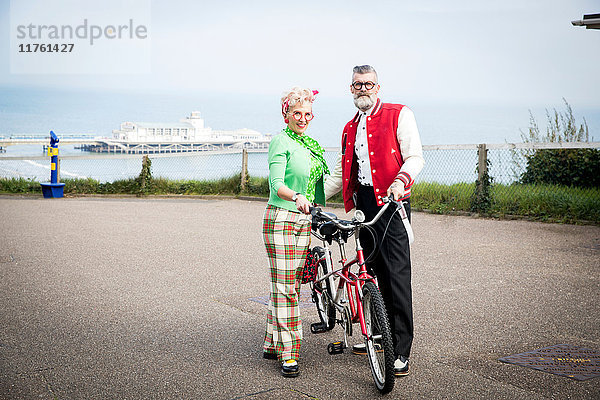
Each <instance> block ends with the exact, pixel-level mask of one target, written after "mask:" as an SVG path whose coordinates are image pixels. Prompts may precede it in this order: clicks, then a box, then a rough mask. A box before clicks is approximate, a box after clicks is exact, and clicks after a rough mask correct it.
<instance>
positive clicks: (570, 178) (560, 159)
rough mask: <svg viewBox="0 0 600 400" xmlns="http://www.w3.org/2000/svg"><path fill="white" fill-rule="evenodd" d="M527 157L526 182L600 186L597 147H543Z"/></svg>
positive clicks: (584, 186) (524, 174) (523, 181)
mask: <svg viewBox="0 0 600 400" xmlns="http://www.w3.org/2000/svg"><path fill="white" fill-rule="evenodd" d="M526 158H527V169H526V170H525V172H524V173H523V175H522V176H521V182H522V183H524V184H535V183H544V184H551V185H565V186H576V187H583V188H586V187H588V188H589V187H600V173H599V171H600V150H598V149H557V150H551V149H540V150H537V151H536V152H535V153H533V154H531V155H528V156H526Z"/></svg>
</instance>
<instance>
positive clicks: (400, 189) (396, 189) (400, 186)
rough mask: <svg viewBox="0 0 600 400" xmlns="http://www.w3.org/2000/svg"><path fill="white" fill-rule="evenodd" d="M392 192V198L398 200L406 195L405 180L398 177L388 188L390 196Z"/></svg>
mask: <svg viewBox="0 0 600 400" xmlns="http://www.w3.org/2000/svg"><path fill="white" fill-rule="evenodd" d="M390 194H392V196H393V197H392V198H393V199H394V200H396V201H398V200H400V199H401V198H402V196H403V195H404V182H402V181H401V180H400V179H396V180H395V181H394V182H392V184H391V185H390V187H389V188H388V190H387V195H388V197H389V196H390Z"/></svg>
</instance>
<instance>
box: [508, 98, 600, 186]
mask: <svg viewBox="0 0 600 400" xmlns="http://www.w3.org/2000/svg"><path fill="white" fill-rule="evenodd" d="M563 101H564V102H565V106H566V111H564V112H558V111H556V109H554V112H553V113H550V112H548V110H546V116H547V126H546V134H545V135H542V134H540V129H539V126H538V124H537V121H536V120H535V118H534V117H533V115H532V114H531V111H530V112H529V115H530V119H529V121H530V125H529V130H528V132H527V134H524V133H522V134H521V137H522V139H523V141H524V142H525V143H532V142H538V143H559V142H589V129H588V126H587V122H586V121H585V118H584V119H583V123H582V124H580V125H579V128H578V127H577V123H576V122H575V117H573V110H572V109H571V106H570V105H569V103H568V102H567V101H566V100H565V99H563ZM523 155H524V156H525V159H526V162H527V165H526V168H525V172H524V173H523V174H522V175H521V177H520V182H521V183H524V184H550V185H565V186H576V187H584V188H585V187H588V188H590V187H600V174H598V171H600V150H598V149H556V150H555V149H538V150H526V151H524V152H523Z"/></svg>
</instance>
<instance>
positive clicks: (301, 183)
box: [269, 133, 325, 212]
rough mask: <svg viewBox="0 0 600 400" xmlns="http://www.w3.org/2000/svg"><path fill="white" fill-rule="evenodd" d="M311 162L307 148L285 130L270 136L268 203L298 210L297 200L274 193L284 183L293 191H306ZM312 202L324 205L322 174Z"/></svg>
mask: <svg viewBox="0 0 600 400" xmlns="http://www.w3.org/2000/svg"><path fill="white" fill-rule="evenodd" d="M310 166H311V155H310V150H308V149H307V148H305V147H304V146H302V145H301V144H300V143H298V142H296V141H295V140H293V139H292V138H290V137H289V136H288V135H286V134H283V133H282V134H279V135H276V136H275V137H273V139H271V143H270V144H269V188H270V195H269V204H271V205H273V206H276V207H281V208H285V209H286V210H290V211H296V212H297V211H298V209H297V208H296V204H294V202H293V201H287V200H283V199H282V198H281V197H279V196H277V190H279V188H280V187H282V186H284V185H285V186H287V187H288V188H290V189H292V190H293V191H295V192H299V193H302V194H304V193H306V188H307V187H308V179H309V178H310ZM315 203H318V204H322V205H325V189H324V187H323V177H321V179H319V180H318V181H317V185H316V188H315Z"/></svg>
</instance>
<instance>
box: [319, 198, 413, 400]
mask: <svg viewBox="0 0 600 400" xmlns="http://www.w3.org/2000/svg"><path fill="white" fill-rule="evenodd" d="M383 201H384V203H385V204H384V206H383V207H382V208H381V210H380V211H379V213H378V214H377V215H376V216H375V218H373V220H371V221H370V222H364V220H365V215H364V214H363V213H362V212H361V211H360V210H358V211H356V212H355V214H354V217H353V218H352V220H351V221H345V220H340V219H338V218H337V217H336V216H335V214H333V213H328V212H323V211H322V210H321V209H320V208H311V215H312V234H313V235H314V236H315V237H316V238H318V239H320V240H321V241H322V242H323V247H320V246H316V247H313V248H312V249H311V250H310V254H309V256H310V257H311V258H312V260H313V262H316V263H317V274H316V278H315V280H314V282H312V283H311V290H312V298H313V302H314V303H315V304H316V306H317V312H318V314H319V319H320V321H321V322H320V323H316V324H312V325H311V327H310V330H311V332H312V333H321V332H326V331H329V330H331V329H333V328H334V326H335V324H336V322H337V323H339V324H340V325H341V326H342V327H343V329H344V340H343V341H339V342H334V343H330V344H329V345H328V346H327V350H328V352H329V353H330V354H338V353H343V351H344V349H345V348H347V347H348V337H349V336H352V333H353V332H352V324H353V323H359V324H360V331H361V333H362V335H363V338H364V340H365V345H366V349H367V355H368V359H369V364H370V366H371V372H372V375H373V379H374V381H375V386H376V387H377V389H378V390H379V391H380V392H381V393H388V392H389V391H391V390H392V389H393V387H394V382H395V376H394V361H395V355H394V349H393V344H392V335H391V332H390V325H389V321H388V316H387V312H386V308H385V304H384V302H383V298H382V296H381V293H380V292H379V288H378V286H377V281H376V279H375V278H374V277H373V276H371V275H369V273H368V272H367V268H366V264H365V257H364V254H363V248H362V246H361V244H360V239H359V233H360V230H361V229H363V228H367V229H368V228H369V227H370V226H371V225H373V224H374V223H375V222H377V220H379V218H381V216H382V215H383V213H385V211H386V210H387V209H388V207H389V206H390V205H391V204H395V205H396V206H397V210H398V212H399V213H400V215H401V216H403V213H402V212H403V211H404V215H406V211H405V210H404V206H403V205H402V202H395V201H393V200H391V199H388V198H384V199H383ZM403 219H404V218H403ZM411 233H412V232H411ZM352 236H354V240H355V243H356V256H355V257H354V258H353V259H352V260H350V261H348V260H347V258H346V251H345V246H346V243H347V241H348V239H349V238H350V237H352ZM332 242H336V243H337V244H338V246H339V250H340V260H339V264H340V266H339V267H338V268H337V269H336V268H334V265H333V261H332V255H331V250H330V248H329V245H331V244H332ZM354 265H356V266H358V271H355V272H352V271H351V267H352V266H354ZM337 315H339V316H340V318H339V319H338V318H336V316H337Z"/></svg>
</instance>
